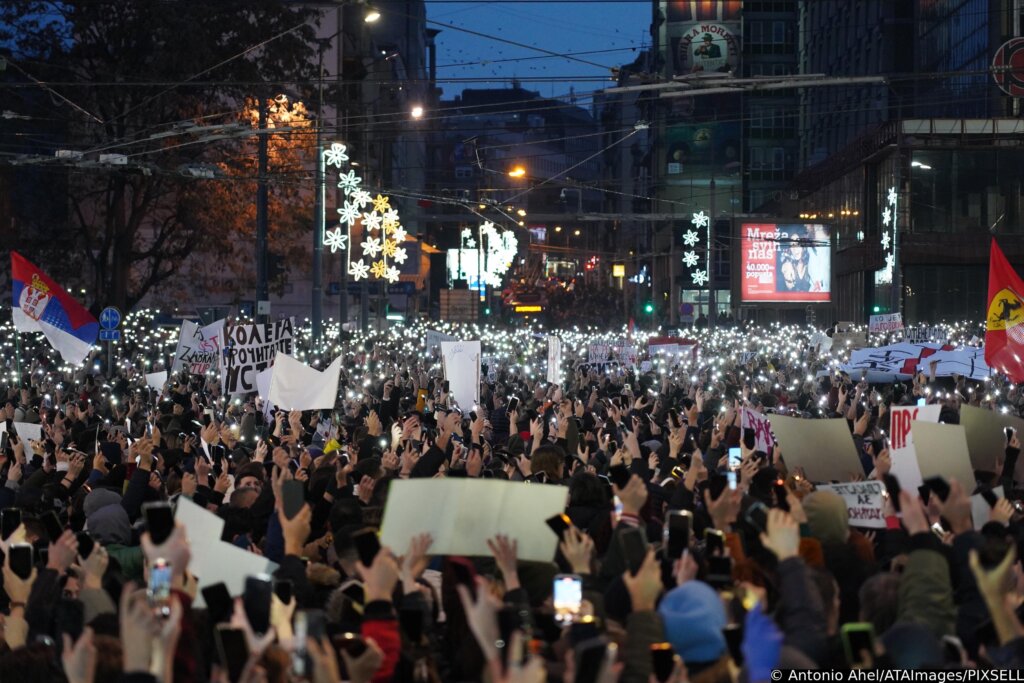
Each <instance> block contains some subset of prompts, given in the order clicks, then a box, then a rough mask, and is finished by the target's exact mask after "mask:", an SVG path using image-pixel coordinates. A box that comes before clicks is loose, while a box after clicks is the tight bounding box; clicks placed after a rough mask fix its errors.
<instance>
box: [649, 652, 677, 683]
mask: <svg viewBox="0 0 1024 683" xmlns="http://www.w3.org/2000/svg"><path fill="white" fill-rule="evenodd" d="M675 669H676V653H675V651H674V650H673V649H672V643H652V644H651V671H652V673H653V674H654V679H655V680H656V681H658V682H659V683H667V681H668V680H669V679H670V678H672V673H673V672H674V671H675Z"/></svg>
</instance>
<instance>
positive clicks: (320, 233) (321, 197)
mask: <svg viewBox="0 0 1024 683" xmlns="http://www.w3.org/2000/svg"><path fill="white" fill-rule="evenodd" d="M319 48H320V49H319V53H320V55H319V56H320V60H319V68H320V71H319V86H320V93H319V99H318V101H317V111H316V202H315V205H314V209H313V311H312V315H311V317H312V318H313V343H314V344H316V343H318V342H319V341H320V337H321V335H322V334H323V303H324V301H323V295H324V260H323V257H324V228H325V225H324V207H325V206H326V196H325V195H326V192H327V189H326V185H327V183H326V182H325V180H324V175H325V172H324V171H325V169H324V132H323V130H324V44H323V43H322V42H321V43H320V46H319Z"/></svg>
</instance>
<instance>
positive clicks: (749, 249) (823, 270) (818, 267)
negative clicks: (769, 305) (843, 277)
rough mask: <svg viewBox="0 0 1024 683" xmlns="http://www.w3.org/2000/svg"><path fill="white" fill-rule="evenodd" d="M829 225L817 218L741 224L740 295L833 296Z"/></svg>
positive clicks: (746, 298)
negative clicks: (818, 222)
mask: <svg viewBox="0 0 1024 683" xmlns="http://www.w3.org/2000/svg"><path fill="white" fill-rule="evenodd" d="M831 249H832V248H831V240H830V234H829V228H828V226H826V225H820V224H817V223H786V224H780V223H744V224H743V225H742V226H741V228H740V250H741V254H740V273H741V278H742V280H741V283H740V299H741V300H742V301H743V302H744V303H747V302H756V301H764V302H775V303H786V302H825V301H831V298H832V297H831V290H832V286H831V285H832V282H831V279H832V278H831V273H832V250H831Z"/></svg>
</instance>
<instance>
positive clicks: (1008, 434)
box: [1005, 427, 1013, 443]
mask: <svg viewBox="0 0 1024 683" xmlns="http://www.w3.org/2000/svg"><path fill="white" fill-rule="evenodd" d="M1005 431H1006V443H1010V441H1012V440H1013V427H1006V429H1005Z"/></svg>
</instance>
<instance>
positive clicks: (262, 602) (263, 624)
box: [242, 574, 274, 633]
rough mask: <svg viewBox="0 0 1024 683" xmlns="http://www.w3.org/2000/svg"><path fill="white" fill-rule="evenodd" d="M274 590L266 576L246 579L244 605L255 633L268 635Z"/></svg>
mask: <svg viewBox="0 0 1024 683" xmlns="http://www.w3.org/2000/svg"><path fill="white" fill-rule="evenodd" d="M273 589H274V586H273V584H272V583H271V580H270V577H269V576H267V575H266V574H260V575H258V576H248V577H246V579H245V592H244V593H243V594H242V605H243V606H244V607H245V616H246V617H248V618H249V624H250V625H251V626H252V630H253V632H254V633H266V632H267V629H269V628H270V594H271V593H272V592H273Z"/></svg>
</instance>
